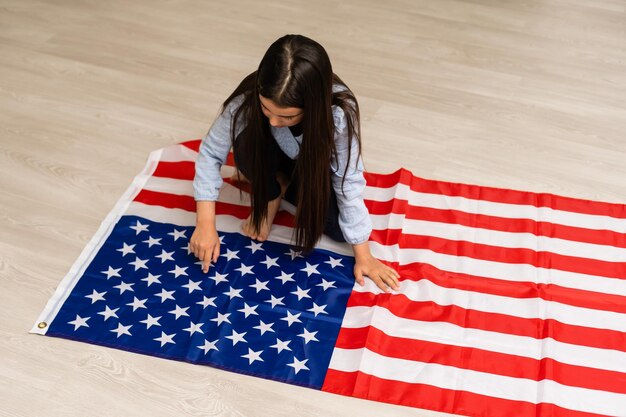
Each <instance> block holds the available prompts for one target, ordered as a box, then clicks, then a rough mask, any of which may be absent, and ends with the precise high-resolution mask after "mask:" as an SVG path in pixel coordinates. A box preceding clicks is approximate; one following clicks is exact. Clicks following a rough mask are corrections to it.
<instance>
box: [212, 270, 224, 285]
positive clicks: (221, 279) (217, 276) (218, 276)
mask: <svg viewBox="0 0 626 417" xmlns="http://www.w3.org/2000/svg"><path fill="white" fill-rule="evenodd" d="M226 278H228V274H220V273H219V272H216V273H215V276H214V277H209V279H212V280H213V281H215V285H217V284H219V283H220V282H228V280H227V279H226Z"/></svg>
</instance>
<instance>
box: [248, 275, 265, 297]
mask: <svg viewBox="0 0 626 417" xmlns="http://www.w3.org/2000/svg"><path fill="white" fill-rule="evenodd" d="M268 282H269V281H260V280H259V279H258V278H257V279H256V283H254V284H252V285H248V287H252V288H254V289H256V292H257V294H258V293H259V291H261V290H267V291H269V290H270V289H269V288H267V283H268Z"/></svg>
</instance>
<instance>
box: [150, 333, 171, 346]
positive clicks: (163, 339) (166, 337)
mask: <svg viewBox="0 0 626 417" xmlns="http://www.w3.org/2000/svg"><path fill="white" fill-rule="evenodd" d="M174 336H176V333H172V334H165V332H161V337H157V338H155V339H152V340H155V341H157V342H161V347H163V346H165V345H166V344H167V343H171V344H173V345H175V344H176V342H174Z"/></svg>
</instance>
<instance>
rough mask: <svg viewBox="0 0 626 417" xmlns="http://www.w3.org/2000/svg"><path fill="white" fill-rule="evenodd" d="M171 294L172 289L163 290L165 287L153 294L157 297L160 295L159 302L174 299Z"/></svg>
mask: <svg viewBox="0 0 626 417" xmlns="http://www.w3.org/2000/svg"><path fill="white" fill-rule="evenodd" d="M172 294H174V290H172V291H165V289H164V288H163V289H162V290H161V292H160V293H158V294H154V295H156V296H157V297H161V302H162V303H163V302H165V300H174V297H173V296H172Z"/></svg>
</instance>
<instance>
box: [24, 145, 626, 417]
mask: <svg viewBox="0 0 626 417" xmlns="http://www.w3.org/2000/svg"><path fill="white" fill-rule="evenodd" d="M199 143H200V142H199V141H190V142H185V143H182V144H178V145H173V146H169V147H166V148H163V149H160V150H158V151H155V152H153V153H152V154H151V155H150V158H149V161H148V163H147V165H146V168H145V169H144V171H143V172H142V173H141V174H139V175H138V176H137V177H136V178H135V180H134V181H133V183H132V185H131V186H130V187H129V189H128V191H127V192H126V193H125V194H124V196H123V197H122V198H121V199H120V201H119V202H118V203H117V205H116V206H115V207H114V209H113V210H112V212H111V213H110V214H109V216H108V217H107V218H106V219H105V221H104V222H103V223H102V225H101V227H100V229H99V230H98V232H97V233H96V235H95V236H94V237H93V239H92V240H91V241H90V242H89V244H88V245H87V247H86V248H85V250H84V251H83V253H82V254H81V256H80V257H79V259H78V260H77V261H76V262H75V264H74V265H73V266H72V268H71V270H70V271H69V273H68V274H67V275H66V277H65V278H64V279H63V281H62V283H61V284H60V286H59V287H58V289H57V291H56V292H55V294H54V295H53V297H52V298H51V299H50V301H49V302H48V304H47V306H46V308H45V309H44V311H43V312H42V313H41V315H40V317H39V318H38V320H37V322H36V323H35V325H34V327H33V329H32V332H33V333H38V334H46V335H49V336H57V337H64V338H69V339H74V340H79V341H84V342H88V343H95V344H100V345H104V346H109V347H114V348H118V349H124V350H129V351H133V352H138V353H143V354H149V355H154V356H159V357H164V358H168V359H174V360H181V361H188V362H192V363H197V364H205V365H210V366H215V367H219V368H223V369H227V370H230V371H235V372H241V373H246V374H251V375H255V376H259V377H263V378H271V379H276V380H280V381H284V382H288V383H292V384H298V385H303V386H307V387H311V388H315V389H322V390H325V391H329V392H333V393H338V394H343V395H349V396H355V397H360V398H366V399H370V400H376V401H385V402H391V403H395V404H401V405H405V406H412V407H418V408H424V409H430V410H435V411H441V412H447V413H453V414H459V415H467V416H485V417H505V416H506V417H510V416H522V417H526V416H527V417H535V416H555V417H556V416H568V417H569V416H574V417H577V416H599V415H603V416H626V333H625V331H626V280H625V279H626V206H624V205H619V204H609V203H600V202H592V201H584V200H578V199H571V198H565V197H559V196H555V195H550V194H534V193H528V192H518V191H512V190H501V189H494V188H487V187H479V186H471V185H462V184H453V183H447V182H441V181H430V180H425V179H421V178H417V177H415V176H413V175H412V174H411V173H410V172H408V171H406V170H399V171H397V172H395V173H393V174H389V175H379V174H368V175H367V184H368V186H367V188H366V195H365V198H366V204H367V206H368V209H369V211H370V214H371V216H372V219H373V223H374V229H375V230H374V232H373V233H372V236H371V239H370V245H371V247H372V252H373V254H374V256H376V257H378V258H379V259H382V260H383V261H384V262H386V263H388V264H390V265H392V266H394V267H395V268H396V269H397V270H398V271H399V272H400V275H401V278H402V279H401V288H400V290H399V291H395V292H392V293H388V294H386V293H382V292H381V291H380V290H378V289H377V287H376V286H375V285H374V284H373V283H372V282H371V281H369V280H366V285H365V286H364V287H360V286H358V285H355V283H354V277H353V275H352V267H353V264H354V260H353V258H352V257H351V256H350V254H351V250H350V248H349V247H348V246H347V245H345V244H338V243H336V242H333V241H332V240H330V239H328V238H323V239H322V240H321V241H320V243H319V245H318V247H317V248H316V250H315V251H314V252H313V253H311V254H309V255H308V256H303V255H302V254H301V253H298V252H297V251H295V250H294V249H293V248H291V247H290V245H289V242H290V238H291V230H292V229H291V226H292V224H293V215H292V214H291V213H290V212H292V208H290V207H289V206H288V205H287V204H286V205H285V206H284V210H282V211H281V212H280V213H279V215H278V216H277V218H276V220H275V224H274V227H273V229H272V235H271V241H267V242H262V243H260V242H255V241H252V240H250V239H248V238H246V237H244V236H242V235H241V234H240V233H238V231H239V227H240V224H241V220H242V219H244V218H245V217H247V215H248V213H249V208H248V200H247V195H246V193H245V192H241V191H240V190H239V189H237V188H236V187H234V186H233V184H231V183H229V182H228V181H227V182H226V183H225V185H224V188H223V189H222V192H221V194H220V201H219V203H218V205H217V225H218V229H219V230H220V232H219V235H220V239H221V242H222V245H221V256H220V258H219V260H218V261H217V262H216V263H215V264H214V265H212V267H211V268H210V271H209V273H208V274H203V273H202V270H201V267H200V264H199V263H198V262H197V259H195V258H194V256H193V255H192V254H190V252H189V249H188V242H189V238H190V236H191V234H192V232H193V228H194V225H195V213H194V210H195V202H194V200H193V190H192V183H191V180H192V179H193V175H194V161H195V158H196V156H197V151H198V147H199ZM230 163H231V165H232V161H230ZM229 170H230V171H229ZM230 173H232V167H228V166H225V167H224V168H223V175H224V176H225V177H226V178H227V177H228V176H229V174H230Z"/></svg>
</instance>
